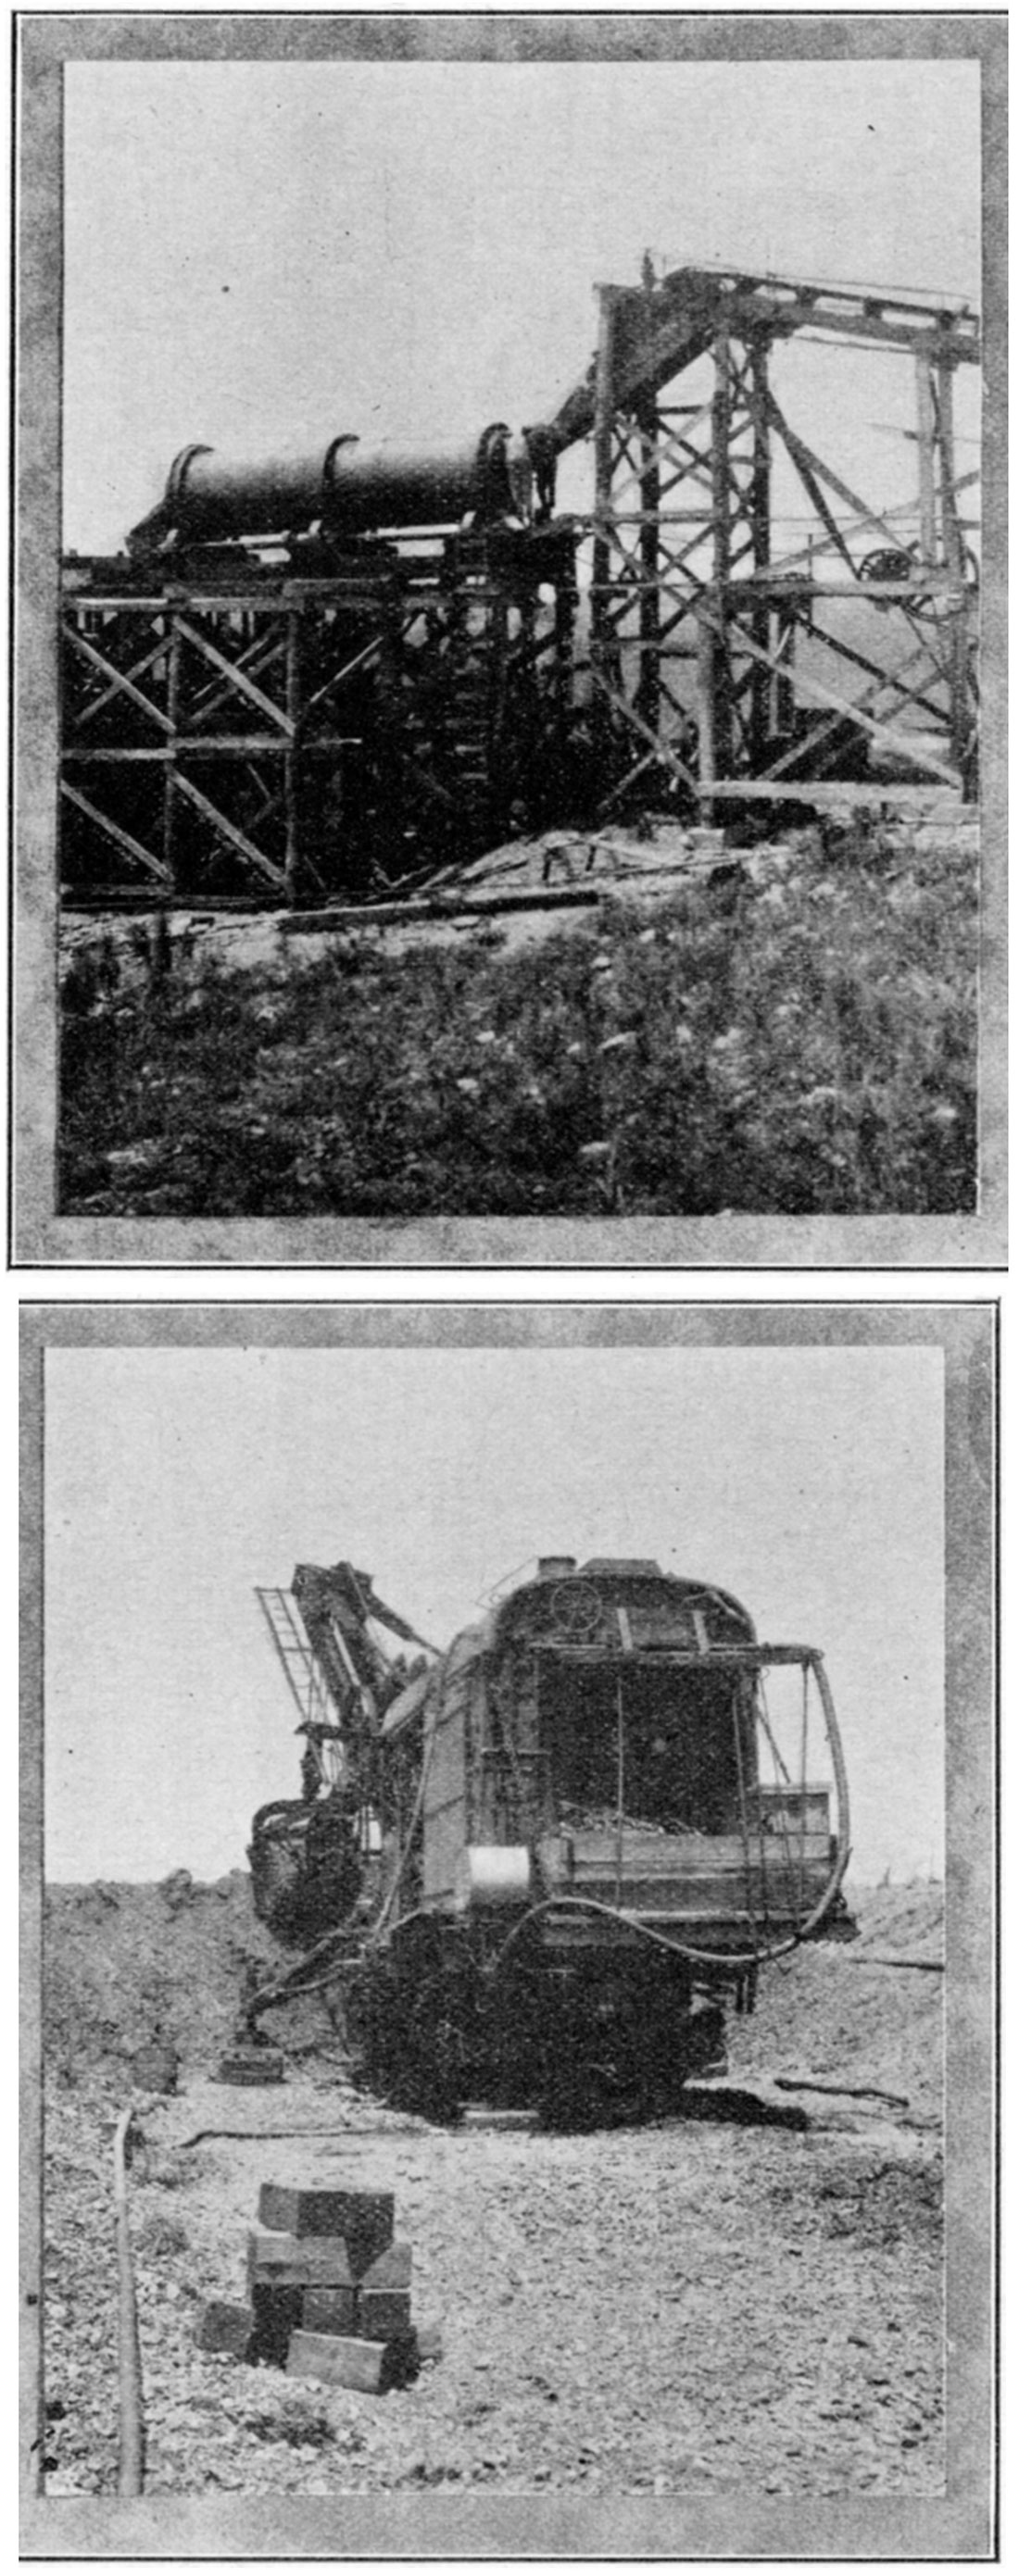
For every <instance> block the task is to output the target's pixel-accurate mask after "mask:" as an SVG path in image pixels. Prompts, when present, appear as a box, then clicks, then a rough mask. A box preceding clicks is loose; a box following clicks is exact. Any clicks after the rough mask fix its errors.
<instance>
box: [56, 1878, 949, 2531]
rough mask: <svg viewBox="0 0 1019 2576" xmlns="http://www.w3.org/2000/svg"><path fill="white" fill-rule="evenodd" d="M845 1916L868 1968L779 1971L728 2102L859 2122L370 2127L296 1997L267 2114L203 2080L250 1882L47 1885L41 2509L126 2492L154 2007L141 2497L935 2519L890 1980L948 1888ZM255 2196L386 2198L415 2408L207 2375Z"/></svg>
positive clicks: (925, 2278) (918, 2061)
mask: <svg viewBox="0 0 1019 2576" xmlns="http://www.w3.org/2000/svg"><path fill="white" fill-rule="evenodd" d="M854 1903H855V1907H856V1911H857V1913H858V1917H859V1920H860V1925H861V1937H860V1939H859V1941H858V1942H856V1943H855V1944H852V1945H850V1946H846V1947H843V1946H839V1945H823V1946H819V1947H816V1948H813V1949H810V1950H806V1951H804V1952H802V1953H800V1954H798V1955H797V1956H795V1957H794V1958H793V1959H792V1961H791V1962H790V1963H789V1964H788V1965H787V1966H784V1967H782V1968H779V1967H776V1968H774V1969H772V1970H771V1971H770V1972H769V1973H768V1974H767V1975H765V1976H764V1977H763V1978H762V1981H761V1987H760V1993H759V2002H758V2011H757V2013H756V2015H755V2016H754V2017H753V2018H751V2019H748V2020H745V2021H733V2022H732V2023H731V2025H730V2033H729V2041H730V2062H731V2068H732V2074H733V2077H734V2078H735V2079H737V2080H740V2079H745V2080H746V2081H747V2082H751V2081H753V2080H755V2079H757V2078H759V2077H760V2076H762V2075H764V2074H767V2075H768V2076H770V2077H774V2076H775V2075H785V2076H787V2077H795V2078H798V2079H799V2080H800V2081H801V2082H805V2081H806V2079H808V2078H813V2079H815V2081H816V2082H817V2083H818V2085H821V2084H833V2085H834V2084H842V2085H845V2086H851V2087H853V2088H856V2090H855V2093H854V2094H852V2095H851V2094H849V2093H845V2094H839V2095H836V2094H827V2093H823V2092H821V2091H818V2092H817V2093H811V2092H808V2091H803V2092H802V2093H800V2094H799V2095H798V2096H797V2097H796V2098H797V2099H798V2100H800V2101H801V2102H802V2103H803V2105H804V2107H805V2108H806V2109H807V2110H808V2113H809V2117H810V2121H811V2126H810V2127H809V2128H808V2129H807V2130H806V2131H804V2132H800V2133H797V2132H795V2131H785V2130H775V2129H767V2128H766V2129H764V2130H758V2129H748V2128H741V2127H738V2126H734V2125H733V2124H732V2123H731V2122H730V2121H729V2120H728V2119H726V2118H725V2116H724V2115H723V2116H721V2117H720V2118H719V2119H718V2120H717V2121H712V2122H710V2123H704V2122H700V2121H698V2122H697V2123H695V2124H690V2123H687V2122H684V2121H680V2120H675V2119H671V2120H668V2121H661V2122H658V2123H656V2124H655V2125H654V2126H652V2127H644V2128H620V2129H616V2130H613V2131H611V2132H609V2133H606V2132H604V2131H602V2132H600V2133H595V2134H586V2135H575V2136H563V2135H549V2134H546V2133H541V2132H534V2133H530V2134H499V2133H496V2132H493V2131H484V2130H482V2131H472V2130H471V2129H462V2130H459V2131H455V2130H454V2131H450V2130H443V2129H438V2128H434V2127H430V2126H429V2125H428V2124H427V2123H426V2122H424V2121H419V2120H414V2119H412V2118H409V2117H407V2116H400V2115H398V2114H396V2113H395V2112H392V2111H388V2110H386V2109H384V2108H383V2107H382V2106H381V2105H380V2104H379V2103H378V2102H375V2101H373V2100H372V2099H371V2098H370V2097H368V2096H365V2095H363V2094H358V2093H356V2092H355V2091H354V2090H353V2088H352V2087H351V2085H350V2083H349V2080H348V2079H347V2077H346V2074H345V2071H344V2068H343V2064H342V2060H341V2058H340V2055H339V2052H338V2050H337V2047H336V2043H335V2039H334V2036H333V2034H332V2032H331V2027H330V2024H329V2022H328V2017H327V2016H326V2015H325V2013H324V2012H323V2009H322V2006H321V2004H320V2003H313V2002H311V2001H310V2000H309V2001H308V2002H306V2003H305V2004H304V2005H303V2006H302V2007H301V2012H302V2015H303V2016H304V2018H303V2021H302V2023H301V2024H300V2025H297V2024H296V2023H295V2022H294V2020H293V2018H290V2019H288V2020H286V2021H284V2017H283V2016H282V2015H281V2016H278V2017H277V2031H276V2035H277V2036H278V2037H279V2039H280V2040H281V2041H283V2042H284V2044H285V2045H286V2046H287V2048H288V2062H287V2080H286V2082H285V2084H284V2085H282V2086H277V2087H275V2088H267V2089H265V2090H260V2091H257V2092H245V2091H237V2090H234V2089H231V2088H227V2087H226V2086H223V2085H219V2084H217V2083H216V2082H215V2081H214V2080H212V2078H213V2071H214V2067H215V2062H216V2059H217V2057H218V2054H219V2051H220V2049H221V2047H222V2045H223V2044H224V2042H225V2040H227V2039H228V2038H229V2036H230V2033H231V2031H232V2028H233V2025H234V2020H235V2017H236V2010H237V2004H238V2000H239V1996H240V1991H241V1987H242V1985H243V1981H244V1977H245V1973H246V1969H247V1963H248V1962H249V1961H250V1962H252V1965H253V1969H254V1970H257V1971H258V1973H259V1974H260V1973H261V1972H262V1970H263V1968H264V1967H265V1965H267V1964H268V1963H269V1961H270V1960H271V1959H273V1958H274V1957H276V1956H278V1954H276V1953H274V1951H273V1948H272V1945H271V1944H270V1943H269V1942H268V1940H267V1939H266V1937H265V1936H264V1935H263V1934H262V1933H261V1931H260V1929H259V1928H258V1927H257V1926H255V1924H254V1921H253V1918H252V1916H251V1912H250V1901H249V1898H248V1891H247V1882H246V1881H245V1880H244V1879H243V1878H242V1877H241V1876H240V1875H239V1874H235V1876H234V1877H232V1878H231V1879H229V1880H226V1881H223V1882H221V1883H220V1886H219V1887H218V1888H211V1889H210V1888H203V1889H193V1888H191V1887H190V1884H189V1883H186V1882H185V1881H184V1879H183V1876H182V1874H179V1873H178V1874H177V1876H176V1878H175V1879H174V1880H173V1881H171V1882H168V1883H167V1885H166V1886H165V1887H164V1888H163V1889H162V1890H161V1891H160V1890H158V1889H127V1888H117V1889H107V1890H105V1891H104V1890H101V1889H61V1890H55V1891H54V1892H53V1896H52V1899H51V1905H50V1916H49V1933H48V1955H49V1968H48V2027H49V2064H50V2085H49V2104H48V2114H47V2192H46V2238H47V2254H46V2308H45V2330H46V2355H47V2358H46V2398H47V2405H48V2424H47V2436H46V2439H47V2450H46V2459H47V2462H48V2464H49V2465H48V2467H47V2471H46V2476H47V2485H48V2490H49V2491H50V2492H51V2493H54V2494H60V2493H64V2494H67V2493H75V2492H82V2493H89V2492H91V2493H95V2492H102V2491H112V2489H113V2488H114V2486H115V2482H116V2460H117V2389H116V2284H115V2269H114V2257H113V2227H112V2199H111V2187H110V2182H111V2164H110V2139H111V2135H112V2128H113V2122H114V2118H115V2115H116V2112H117V2110H118V2109H119V2108H120V2107H121V2106H122V2105H123V2103H124V2102H125V2101H126V2100H127V2099H129V2098H130V2094H131V2089H132V2088H131V2069H130V2064H129V2060H130V2057H131V2055H132V2053H133V2050H134V2049H136V2048H137V2047H138V2046H140V2045H142V2044H143V2043H144V2042H145V2041H146V2040H148V2039H149V2038H150V2037H151V2035H152V2023H153V2008H154V2006H155V2009H156V2010H157V2012H158V2017H159V2021H160V2025H161V2028H162V2030H163V2032H164V2034H165V2035H166V2036H168V2037H169V2038H170V2039H171V2040H173V2041H174V2042H175V2044H176V2045H177V2046H178V2047H179V2048H180V2050H181V2052H182V2057H183V2066H182V2071H181V2079H180V2089H179V2091H178V2094H177V2096H176V2097H174V2098H167V2099H158V2100H157V2099H155V2098H154V2097H153V2098H150V2099H149V2100H147V2101H146V2102H143V2104H142V2107H141V2123H142V2127H143V2130H144V2133H145V2143H144V2146H143V2147H142V2148H141V2149H140V2151H139V2153H138V2154H137V2156H136V2160H135V2163H134V2166H133V2168H132V2176H131V2217H132V2233H133V2239H134V2244H135V2252H136V2264H137V2272H138V2286H139V2302H140V2314H141V2340H142V2356H143V2371H144V2380H145V2407H146V2422H147V2450H148V2464H147V2487H148V2490H149V2491H150V2492H153V2493H166V2494H169V2493H181V2494H195V2493H202V2492H206V2491H209V2490H212V2491H217V2490H220V2489H227V2490H231V2491H235V2492H240V2491H244V2492H252V2491H258V2490H276V2489H285V2490H287V2491H289V2492H293V2493H309V2494H322V2493H332V2492H336V2493H340V2492H349V2491H354V2490H357V2491H364V2492H379V2493H384V2492H388V2491H392V2490H394V2489H397V2488H399V2487H402V2486H410V2487H414V2486H447V2487H449V2488H451V2489H454V2490H455V2489H457V2488H467V2487H477V2486H479V2485H481V2486H484V2485H488V2486H491V2487H495V2488H498V2489H501V2490H504V2491H507V2492H523V2491H530V2490H532V2489H533V2490H535V2491H542V2490H546V2489H550V2490H555V2489H559V2488H565V2487H569V2488H570V2489H571V2491H573V2490H575V2489H578V2488H579V2489H581V2490H583V2491H587V2492H594V2493H605V2494H619V2493H627V2492H634V2493H639V2492H644V2493H652V2494H653V2493H673V2492H683V2493H686V2492H695V2491H703V2492H706V2493H708V2492H714V2491H718V2490H721V2489H728V2488H732V2487H733V2486H736V2485H747V2484H749V2485H751V2486H753V2487H755V2488H756V2489H757V2490H758V2491H762V2490H763V2491H764V2492H766V2493H770V2494H779V2495H781V2494H790V2495H792V2494H796V2495H801V2494H804V2493H810V2492H814V2493H820V2494H845V2493H855V2492H857V2491H861V2492H869V2493H901V2492H909V2493H915V2494H925V2495H929V2494H933V2493H937V2492H938V2491H939V2490H940V2489H941V2487H942V2486H943V2455H942V2384H941V2379H942V2328H943V2318H942V2275H941V2199H940V2178H941V2177H940V2108H941V2065H942V2045H941V2005H942V1979H941V1978H940V1976H938V1975H937V1974H935V1973H925V1972H924V1970H923V1968H914V1969H905V1968H889V1967H886V1966H884V1965H881V1964H878V1962H879V1961H883V1960H884V1959H886V1958H888V1957H895V1958H903V1957H907V1956H908V1957H910V1958H914V1959H926V1960H928V1961H931V1962H933V1961H934V1960H936V1959H937V1958H938V1956H939V1955H940V1951H939V1942H940V1927H941V1892H940V1889H938V1888H935V1887H932V1886H926V1885H925V1886H922V1887H921V1886H917V1887H912V1888H908V1889H904V1890H896V1889H885V1890H880V1891H876V1892H872V1893H867V1892H862V1893H861V1892H859V1891H857V1893H856V1896H855V1898H854ZM157 1975H158V1977H159V1978H160V1979H161V1980H162V1982H161V1983H159V1984H158V1985H156V1984H154V1980H155V1979H156V1978H157ZM313 2016H317V2019H315V2020H314V2021H313ZM866 2087H870V2088H872V2092H870V2093H867V2092H865V2091H864V2089H863V2088H866ZM881 2095H891V2096H893V2097H895V2098H894V2099H893V2100H891V2101H888V2100H883V2099H881V2098H878V2097H880V2096H881ZM790 2098H792V2097H790ZM719 2107H720V2110H722V2109H723V2106H719ZM223 2132H234V2133H240V2134H232V2135H224V2134H222V2133H223ZM281 2132H282V2133H283V2134H280V2133H281ZM264 2180H280V2181H290V2182H298V2183H309V2184H319V2185H321V2186H329V2185H331V2184H339V2183H345V2184H346V2183H352V2184H354V2185H356V2184H358V2183H362V2184H364V2185H381V2186H382V2187H384V2188H392V2189H394V2190H395V2193H396V2201H397V2225H398V2233H399V2234H400V2235H401V2236H402V2237H404V2238H409V2239H410V2241H411V2244H412V2246H413V2252H414V2266H415V2272H414V2281H415V2287H414V2304H415V2311H416V2314H417V2315H418V2316H419V2318H422V2319H427V2318H441V2319H442V2322H443V2331H444V2351H443V2356H442V2358H441V2360H440V2361H438V2362H435V2363H432V2364H430V2365H429V2366H428V2367H426V2369H425V2370H424V2371H423V2372H422V2375H421V2377H420V2379H419V2380H418V2382H417V2384H416V2386H415V2387H413V2388H412V2389H409V2390H407V2391H405V2392H403V2393H402V2394H400V2395H394V2396H390V2397H385V2398H373V2397H368V2396H362V2395H357V2394H354V2393H353V2392H347V2391H338V2390H326V2389H322V2388H318V2387H316V2386H315V2385H314V2384H313V2383H311V2382H303V2381H300V2380H294V2379H289V2378H286V2377H285V2376H283V2374H281V2373H280V2372H278V2371H273V2370H271V2369H269V2368H267V2367H266V2366H265V2365H261V2366H259V2367H258V2368H250V2367H248V2366H246V2365H242V2364H237V2363H231V2362H226V2361H223V2360H220V2359H217V2358H215V2357H213V2356H210V2355H206V2354H202V2353H199V2352H198V2350H197V2348H196V2342H195V2335H196V2327H197V2323H198V2320H199V2318H200V2316H201V2312H202V2308H203V2305H204V2303H205V2301H206V2299H207V2298H208V2297H210V2296H211V2295H216V2294H220V2295H223V2296H227V2297H235V2298H236V2297H238V2296H240V2295H241V2293H242V2281H243V2263H244V2231H245V2228H246V2226H247V2225H249V2224H250V2222H251V2220H252V2218H253V2216H254V2214H255V2209H256V2204H257V2197H258V2188H259V2184H260V2183H261V2182H262V2181H264Z"/></svg>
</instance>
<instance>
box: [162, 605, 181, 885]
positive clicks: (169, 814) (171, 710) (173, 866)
mask: <svg viewBox="0 0 1019 2576" xmlns="http://www.w3.org/2000/svg"><path fill="white" fill-rule="evenodd" d="M169 624H170V648H169V655H168V661H167V676H166V712H167V716H168V718H169V722H170V731H169V733H168V735H167V737H166V762H165V766H164V769H163V860H164V864H165V866H166V869H167V871H168V875H169V882H170V885H171V886H172V887H173V888H174V889H176V885H177V777H176V771H177V747H178V728H179V724H180V655H181V632H180V626H179V623H178V620H177V618H176V617H171V618H170V621H169Z"/></svg>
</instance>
